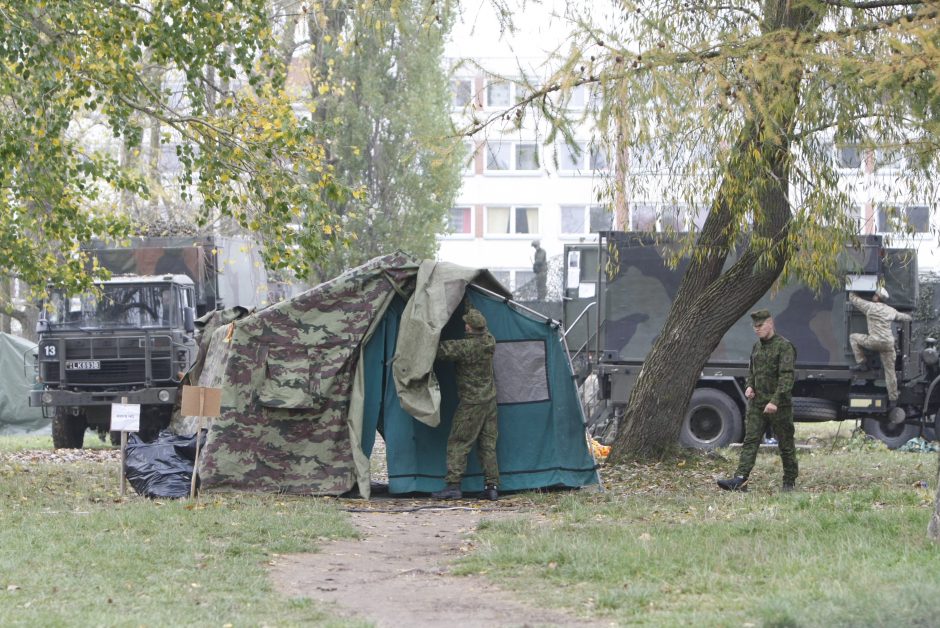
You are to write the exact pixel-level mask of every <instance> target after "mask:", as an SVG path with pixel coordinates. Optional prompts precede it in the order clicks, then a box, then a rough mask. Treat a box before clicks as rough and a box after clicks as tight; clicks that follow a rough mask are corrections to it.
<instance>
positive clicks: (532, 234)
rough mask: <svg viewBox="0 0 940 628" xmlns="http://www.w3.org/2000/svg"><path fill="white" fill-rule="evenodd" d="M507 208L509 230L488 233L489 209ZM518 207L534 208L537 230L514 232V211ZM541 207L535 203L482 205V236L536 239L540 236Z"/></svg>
mask: <svg viewBox="0 0 940 628" xmlns="http://www.w3.org/2000/svg"><path fill="white" fill-rule="evenodd" d="M497 208H499V209H502V208H507V209H509V231H508V232H506V233H501V232H500V233H490V210H491V209H497ZM519 209H534V210H536V212H537V213H536V216H537V219H538V229H539V230H538V231H528V232H525V233H517V232H516V213H517V210H519ZM542 220H543V218H542V207H541V206H540V205H537V204H535V203H516V204H510V203H491V204H488V205H485V206H484V207H483V237H484V238H485V239H489V240H522V239H526V238H531V239H537V238H539V237H540V236H541V229H542Z"/></svg>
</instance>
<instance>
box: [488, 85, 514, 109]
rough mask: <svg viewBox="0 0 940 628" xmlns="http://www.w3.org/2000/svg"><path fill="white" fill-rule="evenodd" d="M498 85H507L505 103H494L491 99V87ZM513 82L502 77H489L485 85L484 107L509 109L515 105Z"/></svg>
mask: <svg viewBox="0 0 940 628" xmlns="http://www.w3.org/2000/svg"><path fill="white" fill-rule="evenodd" d="M496 85H505V86H506V102H505V103H493V102H492V100H490V88H491V87H494V86H496ZM512 94H513V84H512V82H511V81H507V80H506V79H500V78H489V79H487V80H486V83H485V84H484V86H483V108H484V109H508V108H509V107H511V106H512V105H513V97H512Z"/></svg>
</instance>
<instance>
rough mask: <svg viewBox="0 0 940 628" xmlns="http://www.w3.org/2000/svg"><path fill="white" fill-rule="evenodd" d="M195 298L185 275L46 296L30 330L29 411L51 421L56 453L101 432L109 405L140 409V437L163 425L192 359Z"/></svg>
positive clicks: (124, 279)
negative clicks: (37, 410)
mask: <svg viewBox="0 0 940 628" xmlns="http://www.w3.org/2000/svg"><path fill="white" fill-rule="evenodd" d="M194 319H195V292H194V285H193V280H192V279H191V278H190V277H188V276H186V275H176V274H167V275H152V276H139V275H127V276H116V277H113V278H112V279H110V280H107V281H102V282H99V283H97V284H95V290H93V291H90V292H88V293H85V294H67V293H64V292H62V291H55V290H53V291H52V292H51V293H50V295H49V297H48V299H47V300H46V302H45V303H44V307H43V308H42V311H41V314H40V319H39V322H38V324H37V331H38V333H39V355H38V360H37V378H38V380H39V383H40V384H41V389H39V390H34V391H32V392H31V394H30V405H33V406H41V407H42V408H43V412H44V414H45V415H46V416H51V417H52V428H53V429H52V431H53V444H54V445H55V447H56V448H60V447H64V448H79V447H81V446H82V444H83V440H84V434H85V432H86V430H87V429H88V428H93V429H95V430H97V431H98V432H99V433H101V434H104V433H105V432H107V431H108V428H109V425H110V418H111V404H112V403H131V404H140V405H141V432H142V435H143V436H144V437H145V438H149V437H153V436H156V434H157V433H158V432H159V430H160V429H163V428H165V427H166V426H167V425H168V424H169V421H170V418H171V414H172V410H173V406H174V404H175V402H176V397H177V394H178V388H179V383H180V380H181V379H182V376H183V374H184V373H185V372H186V371H187V370H188V369H189V367H190V365H191V364H192V362H193V360H194V359H195V356H196V342H195V339H194V330H195V321H194Z"/></svg>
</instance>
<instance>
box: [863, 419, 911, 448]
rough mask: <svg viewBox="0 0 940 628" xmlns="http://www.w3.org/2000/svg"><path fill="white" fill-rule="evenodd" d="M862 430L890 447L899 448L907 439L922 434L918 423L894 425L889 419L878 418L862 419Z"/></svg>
mask: <svg viewBox="0 0 940 628" xmlns="http://www.w3.org/2000/svg"><path fill="white" fill-rule="evenodd" d="M862 430H863V431H864V432H865V433H866V434H868V435H869V436H873V437H875V438H877V439H878V440H880V441H881V442H883V443H884V444H885V445H887V446H888V449H897V448H898V447H900V446H901V445H903V444H904V443H906V442H907V441H909V440H911V439H912V438H914V437H915V436H917V435H918V434H920V428H919V427H917V426H916V425H905V424H904V423H902V424H900V425H893V424H891V423H889V422H888V421H879V420H878V419H864V420H862Z"/></svg>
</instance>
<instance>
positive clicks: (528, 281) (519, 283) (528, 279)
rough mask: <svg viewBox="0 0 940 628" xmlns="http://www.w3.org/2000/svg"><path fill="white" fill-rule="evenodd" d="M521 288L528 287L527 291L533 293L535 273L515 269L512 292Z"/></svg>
mask: <svg viewBox="0 0 940 628" xmlns="http://www.w3.org/2000/svg"><path fill="white" fill-rule="evenodd" d="M523 288H528V289H529V290H527V292H532V294H533V295H534V294H535V273H533V272H532V271H531V270H517V271H516V281H515V283H514V284H513V286H512V289H513V292H518V291H520V290H522V289H523Z"/></svg>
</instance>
